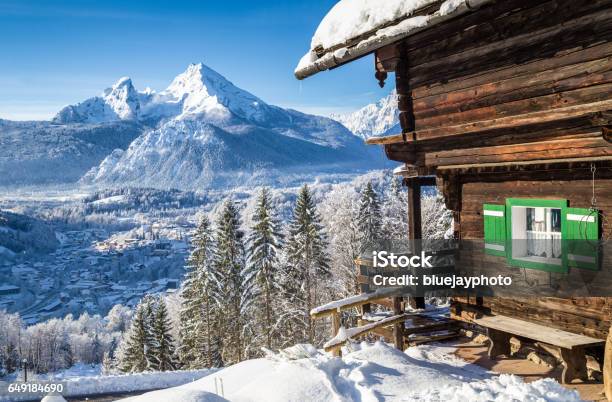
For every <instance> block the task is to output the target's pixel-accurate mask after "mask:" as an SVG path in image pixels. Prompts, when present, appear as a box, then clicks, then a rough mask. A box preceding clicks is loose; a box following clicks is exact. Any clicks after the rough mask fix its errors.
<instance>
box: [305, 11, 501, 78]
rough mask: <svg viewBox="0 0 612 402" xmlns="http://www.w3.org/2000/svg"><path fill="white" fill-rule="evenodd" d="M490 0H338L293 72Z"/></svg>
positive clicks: (350, 55) (343, 58)
mask: <svg viewBox="0 0 612 402" xmlns="http://www.w3.org/2000/svg"><path fill="white" fill-rule="evenodd" d="M490 1H491V0H445V1H443V2H441V1H440V0H340V1H339V2H338V3H337V4H336V5H335V6H334V7H332V9H331V10H330V11H329V12H328V13H327V15H326V16H325V17H324V18H323V20H321V23H320V24H319V27H318V28H317V30H316V31H315V34H314V36H313V37H312V41H311V44H310V50H309V51H308V52H307V53H306V54H305V55H304V56H303V57H302V58H301V60H300V61H299V63H298V65H297V67H296V69H295V76H296V78H297V79H303V78H306V77H309V76H311V75H314V74H316V73H318V72H319V71H324V70H328V69H330V68H333V67H336V66H338V65H340V64H344V63H347V62H349V61H351V60H354V59H356V58H359V57H361V56H364V55H366V54H368V53H371V52H373V51H374V50H376V49H378V48H381V47H383V46H386V45H389V44H391V43H394V42H397V41H398V40H401V39H404V38H406V37H408V36H410V35H412V34H414V33H416V32H418V31H421V30H423V29H425V28H427V27H430V26H433V25H436V24H439V23H441V22H443V21H446V20H448V19H450V18H452V17H456V16H458V15H461V14H465V13H468V12H470V11H471V10H473V9H475V8H478V7H480V6H481V5H483V4H485V3H489V2H490ZM436 5H439V7H436ZM432 7H433V11H432V12H429V10H430V9H431V8H432Z"/></svg>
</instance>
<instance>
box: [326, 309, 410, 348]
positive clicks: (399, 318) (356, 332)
mask: <svg viewBox="0 0 612 402" xmlns="http://www.w3.org/2000/svg"><path fill="white" fill-rule="evenodd" d="M406 318H408V315H407V314H398V315H394V316H391V317H387V318H384V319H382V320H380V321H377V322H373V323H370V324H366V325H363V326H361V327H357V328H350V329H349V330H350V331H351V334H350V339H353V338H357V337H359V336H361V335H365V334H367V333H370V332H373V331H374V330H375V329H376V328H380V327H388V326H391V325H395V324H398V323H403V322H404V321H405V320H406ZM347 341H348V339H343V340H337V341H329V342H327V343H326V344H325V345H324V349H325V351H326V352H330V351H333V350H334V349H338V348H341V347H342V345H344V344H345V343H346V342H347Z"/></svg>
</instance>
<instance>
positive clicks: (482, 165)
mask: <svg viewBox="0 0 612 402" xmlns="http://www.w3.org/2000/svg"><path fill="white" fill-rule="evenodd" d="M580 162H584V163H593V162H612V157H610V156H601V157H593V158H566V159H548V160H533V161H516V162H503V163H475V164H467V165H449V166H440V167H439V168H438V171H441V172H444V171H445V170H467V169H474V168H476V169H489V168H497V167H508V166H529V165H542V166H550V165H554V164H568V163H580Z"/></svg>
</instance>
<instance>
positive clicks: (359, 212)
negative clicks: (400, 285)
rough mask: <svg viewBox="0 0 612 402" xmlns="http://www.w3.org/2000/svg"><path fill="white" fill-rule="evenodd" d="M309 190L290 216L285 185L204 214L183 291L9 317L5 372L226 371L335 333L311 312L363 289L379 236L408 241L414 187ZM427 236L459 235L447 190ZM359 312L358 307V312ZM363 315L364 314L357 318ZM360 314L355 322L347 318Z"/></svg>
mask: <svg viewBox="0 0 612 402" xmlns="http://www.w3.org/2000/svg"><path fill="white" fill-rule="evenodd" d="M380 184H381V183H374V184H373V183H372V181H365V180H364V181H363V182H360V183H357V184H356V183H354V182H353V183H342V184H337V185H334V186H333V187H332V188H331V190H330V191H328V192H325V193H316V194H315V192H314V191H313V190H312V189H311V188H310V187H309V186H307V185H304V186H303V187H302V188H301V189H300V190H299V192H298V195H297V198H296V199H295V201H294V202H293V204H292V209H291V214H290V215H289V216H288V217H287V216H286V214H283V213H282V212H281V211H280V210H279V205H278V204H277V202H276V199H275V196H274V191H273V190H270V189H267V188H262V189H259V190H258V194H257V197H255V198H254V202H253V203H250V204H246V205H245V204H244V203H240V202H236V200H234V199H232V198H231V197H228V198H227V199H225V200H224V201H223V202H222V203H220V204H219V205H218V206H217V207H216V208H213V209H212V210H210V211H209V212H208V213H201V214H199V216H198V224H197V227H196V229H195V230H194V232H193V233H191V235H190V244H191V249H190V256H189V257H188V259H187V260H186V262H185V271H186V273H185V277H184V279H183V281H182V285H181V289H180V291H179V292H177V293H175V294H169V295H163V294H158V295H147V296H145V297H144V298H143V299H142V300H141V302H140V303H139V304H138V305H137V306H136V307H135V308H134V309H133V310H132V309H130V308H128V307H125V306H122V305H116V306H114V307H113V308H112V309H111V311H110V312H109V313H108V314H107V315H106V316H105V317H102V316H100V315H89V314H86V313H85V314H83V315H81V316H80V317H78V318H75V317H73V316H71V315H68V316H66V317H64V318H63V319H51V320H49V321H46V322H43V323H39V324H35V325H31V326H26V325H25V324H24V323H23V322H22V320H21V318H20V317H19V316H18V315H17V314H8V313H6V312H0V345H2V346H1V349H0V374H2V375H6V374H9V373H12V372H15V371H17V370H18V369H19V368H20V362H22V361H23V359H26V360H27V361H28V367H29V369H30V370H32V371H33V372H36V373H50V372H54V371H57V370H61V369H64V368H68V367H70V366H72V365H74V364H75V363H79V362H80V363H85V364H102V371H103V372H105V373H115V372H140V371H156V370H161V371H164V370H175V369H197V368H206V367H222V366H227V365H231V364H234V363H237V362H239V361H242V360H245V359H250V358H254V357H258V356H261V355H263V354H265V353H266V352H267V351H268V350H273V351H274V350H278V349H282V348H284V347H287V346H290V345H294V344H298V343H309V344H313V345H315V346H320V345H322V343H323V342H324V341H325V339H326V337H328V336H329V330H328V327H327V325H328V324H326V323H325V322H323V321H320V320H319V321H316V322H315V321H314V320H312V319H311V317H310V314H309V312H310V310H311V309H312V308H314V307H316V306H318V305H320V304H323V303H327V302H329V301H331V300H335V299H338V298H342V297H346V296H349V295H353V294H355V292H356V271H355V266H354V262H353V261H354V259H355V258H356V257H357V256H358V255H359V254H360V252H361V251H362V249H363V247H364V246H365V244H367V243H370V242H372V241H374V240H377V239H394V240H401V239H405V238H407V235H408V226H407V216H408V214H407V206H408V202H407V194H406V191H405V189H404V188H403V187H402V186H401V183H400V181H399V179H397V178H395V177H392V176H387V177H386V178H385V181H384V183H382V184H383V185H380ZM422 213H423V222H426V224H425V225H424V234H423V236H424V237H425V238H430V239H433V238H438V239H439V238H444V237H448V236H450V235H451V234H452V228H451V221H452V219H451V215H450V213H449V212H448V211H447V210H446V209H445V208H444V203H443V202H442V200H441V197H440V196H439V195H438V194H437V193H435V192H430V193H426V194H425V195H424V197H423V200H422ZM349 315H350V314H349ZM353 318H354V317H353ZM345 319H351V317H350V316H349V317H345Z"/></svg>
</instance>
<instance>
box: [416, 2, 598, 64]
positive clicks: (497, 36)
mask: <svg viewBox="0 0 612 402" xmlns="http://www.w3.org/2000/svg"><path fill="white" fill-rule="evenodd" d="M501 3H509V4H496V5H493V6H492V7H491V8H494V9H497V10H499V11H498V12H497V13H495V14H490V13H488V12H485V10H481V11H480V12H476V13H474V14H481V15H482V16H481V17H480V16H478V15H468V16H465V17H463V18H462V19H465V20H468V19H470V20H471V21H470V22H471V24H470V25H468V23H467V21H466V22H463V21H457V22H455V25H456V26H457V29H456V30H455V31H447V32H446V34H444V35H441V34H440V33H438V35H431V37H430V38H428V40H426V41H423V39H421V41H420V42H415V41H413V40H412V38H410V39H409V40H407V41H406V46H407V47H408V48H409V49H408V50H409V51H410V55H411V63H412V64H413V65H419V64H422V63H425V62H427V61H430V60H432V59H433V58H443V57H447V56H449V55H451V54H456V53H460V52H462V51H465V50H467V49H470V48H474V47H479V46H482V45H483V44H487V43H491V42H501V41H505V40H508V39H510V38H512V37H514V36H516V35H517V34H525V33H532V32H537V31H540V30H542V29H544V28H551V27H555V26H559V25H562V24H563V23H567V22H568V21H571V20H575V19H577V18H579V17H582V16H584V15H587V14H592V13H594V12H598V11H601V10H602V9H605V8H606V7H607V6H608V5H609V4H610V2H609V0H574V1H563V0H561V1H556V0H551V1H545V2H542V1H533V0H532V1H516V0H514V1H511V2H501ZM538 3H539V4H538ZM486 11H488V10H486ZM485 15H486V17H485ZM440 28H442V27H440ZM425 34H426V33H425V32H423V33H421V34H420V35H419V34H418V33H417V34H416V35H415V36H425ZM414 39H417V38H414ZM423 44H426V46H423Z"/></svg>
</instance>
